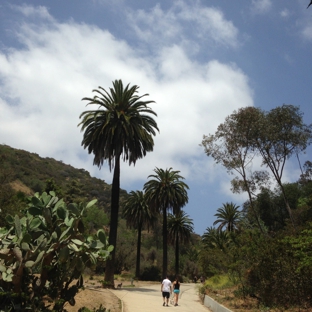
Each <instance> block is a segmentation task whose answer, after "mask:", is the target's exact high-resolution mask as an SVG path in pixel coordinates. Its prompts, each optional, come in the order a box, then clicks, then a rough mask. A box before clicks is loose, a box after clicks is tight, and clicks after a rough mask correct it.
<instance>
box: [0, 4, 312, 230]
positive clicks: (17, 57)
mask: <svg viewBox="0 0 312 312" xmlns="http://www.w3.org/2000/svg"><path fill="white" fill-rule="evenodd" d="M308 4H309V1H308V0H289V1H284V0H258V1H257V0H251V1H243V0H237V1H229V0H201V1H200V0H198V1H197V0H194V1H193V0H177V1H164V0H160V1H146V0H127V1H125V0H114V1H111V0H79V1H76V0H66V1H64V0H53V1H52V0H50V1H46V0H44V1H43V0H32V1H31V0H29V1H20V0H15V1H5V0H4V1H1V4H0V144H6V145H9V146H11V147H13V148H17V149H22V150H26V151H29V152H32V153H37V154H39V156H41V157H52V158H55V159H56V160H59V161H63V162H64V163H66V164H70V165H72V166H73V167H75V168H79V169H80V168H84V169H85V170H87V171H89V172H90V174H91V176H94V177H97V178H100V179H102V180H104V181H105V182H107V183H109V184H111V183H112V172H110V170H109V167H108V164H107V163H105V164H104V165H103V166H102V168H101V169H99V168H98V167H96V166H93V156H92V155H89V154H88V152H87V151H86V150H84V149H83V147H82V146H81V141H82V137H83V133H82V132H81V131H80V127H78V126H77V125H78V123H79V122H80V119H79V115H80V114H81V113H82V112H83V111H85V110H88V109H92V107H90V106H88V107H86V104H87V102H86V101H82V98H83V97H93V95H94V93H93V92H92V90H94V89H97V88H98V87H99V86H101V87H103V88H104V89H108V88H110V87H111V86H112V82H113V81H114V80H116V79H121V80H122V81H123V83H124V84H125V85H126V84H128V83H129V84H130V85H138V86H139V95H143V94H148V96H146V97H145V98H144V99H145V100H153V101H155V103H153V104H150V107H151V108H152V109H153V110H154V111H155V112H156V113H157V117H156V118H155V119H156V122H157V124H158V127H159V130H160V132H159V133H157V135H156V137H155V138H154V142H155V146H154V151H153V152H151V153H148V154H147V155H146V157H145V158H144V159H140V160H138V161H137V163H136V165H135V166H133V165H131V166H129V164H127V163H123V164H122V166H121V176H120V179H121V188H122V189H125V190H127V191H128V192H130V191H132V190H134V191H135V190H142V189H143V185H144V183H145V182H146V181H147V180H148V176H149V175H151V174H154V169H155V168H156V167H157V168H162V169H168V168H172V169H173V170H177V171H180V175H181V176H183V177H184V178H185V180H184V182H185V183H186V184H188V186H189V188H190V189H189V191H188V197H189V201H188V204H187V205H186V206H185V207H184V210H185V212H186V213H187V214H188V216H189V217H190V218H191V219H192V220H193V223H194V230H195V232H196V233H197V234H199V235H202V234H203V233H204V232H205V230H206V229H207V227H210V226H212V225H213V222H214V221H215V220H216V217H215V216H214V215H215V213H216V211H217V209H218V208H220V207H222V205H223V204H224V203H226V202H233V203H235V204H236V205H238V206H242V204H243V203H244V201H245V199H246V196H245V195H243V194H240V195H237V194H232V193H231V190H230V180H231V179H232V178H233V176H232V177H231V176H229V175H228V174H227V172H226V171H225V169H224V168H222V167H221V166H220V165H218V164H215V163H214V161H213V159H211V158H209V157H207V156H206V155H205V153H204V149H203V147H201V146H200V143H201V141H202V138H203V135H204V134H205V135H208V134H213V133H214V132H215V131H216V130H217V127H218V125H219V124H221V123H222V122H224V120H225V118H226V117H227V116H228V115H230V114H232V113H233V112H234V111H235V110H237V109H239V108H242V107H246V106H255V107H260V108H261V109H263V110H270V109H273V108H275V107H277V106H281V105H283V104H292V105H296V106H300V110H301V111H302V112H303V113H304V122H305V123H307V124H311V123H312V120H311V119H312V118H311V99H312V88H311V75H312V57H311V55H312V53H311V50H312V6H311V7H310V8H309V9H307V5H308ZM310 156H311V149H309V150H308V153H306V154H304V155H301V156H300V158H301V159H300V160H301V162H302V163H304V162H305V161H306V160H311V157H310ZM309 157H310V158H309ZM299 174H300V172H299V166H298V163H297V162H296V161H295V160H293V159H290V161H289V162H288V163H287V166H286V168H285V174H284V182H294V181H296V180H297V179H298V177H299Z"/></svg>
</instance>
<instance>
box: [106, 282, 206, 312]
mask: <svg viewBox="0 0 312 312" xmlns="http://www.w3.org/2000/svg"><path fill="white" fill-rule="evenodd" d="M112 292H113V293H114V294H115V295H116V296H117V297H118V298H119V299H120V300H122V302H123V312H147V311H153V312H159V311H162V312H163V311H164V309H168V308H169V309H177V311H179V312H192V311H196V312H209V309H208V308H206V307H204V306H203V305H202V304H201V303H200V300H199V296H198V292H197V287H196V285H195V284H181V294H180V299H179V306H177V307H175V306H173V305H169V307H163V305H162V303H163V302H162V297H161V292H160V283H157V284H153V285H146V286H144V287H139V288H121V289H116V290H113V291H112Z"/></svg>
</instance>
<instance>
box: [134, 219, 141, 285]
mask: <svg viewBox="0 0 312 312" xmlns="http://www.w3.org/2000/svg"><path fill="white" fill-rule="evenodd" d="M141 234H142V223H141V222H140V223H139V226H138V243H137V258H136V268H135V277H136V278H137V279H139V277H140V260H141Z"/></svg>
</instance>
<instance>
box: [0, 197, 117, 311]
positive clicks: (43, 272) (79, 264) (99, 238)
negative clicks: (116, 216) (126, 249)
mask: <svg viewBox="0 0 312 312" xmlns="http://www.w3.org/2000/svg"><path fill="white" fill-rule="evenodd" d="M95 202H96V201H95V200H94V201H91V202H89V203H88V204H83V203H80V204H69V205H68V206H67V205H66V204H65V203H64V201H63V200H59V199H58V198H57V197H56V196H55V193H54V192H50V193H49V195H48V194H47V193H43V194H42V195H39V194H38V193H36V194H35V196H33V197H30V198H29V204H28V207H27V208H26V209H25V210H24V211H23V212H24V216H23V217H22V218H20V217H18V216H17V215H16V216H15V217H12V216H10V215H8V216H7V218H6V220H7V222H8V224H9V225H10V226H11V227H10V228H9V229H6V228H0V250H1V251H0V274H1V279H0V288H1V297H2V299H3V300H1V302H5V303H4V305H5V306H3V307H2V306H0V308H6V309H7V310H10V308H12V309H15V310H18V309H21V310H31V311H51V306H52V309H53V311H63V306H64V304H65V303H66V302H69V303H70V304H71V305H74V304H75V299H74V297H75V295H76V294H77V292H78V290H79V289H80V288H82V287H83V277H82V273H83V271H84V269H85V268H87V267H91V266H94V265H96V262H97V259H103V258H104V259H105V258H107V257H108V255H109V252H110V251H111V250H112V247H111V246H107V240H106V236H105V233H104V232H103V231H98V233H97V235H96V237H85V235H84V225H83V222H82V215H83V212H84V210H85V209H86V208H88V207H91V206H92V205H94V204H95Z"/></svg>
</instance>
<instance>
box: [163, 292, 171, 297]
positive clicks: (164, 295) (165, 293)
mask: <svg viewBox="0 0 312 312" xmlns="http://www.w3.org/2000/svg"><path fill="white" fill-rule="evenodd" d="M162 296H163V298H168V299H169V297H170V293H169V292H168V291H163V292H162Z"/></svg>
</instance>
